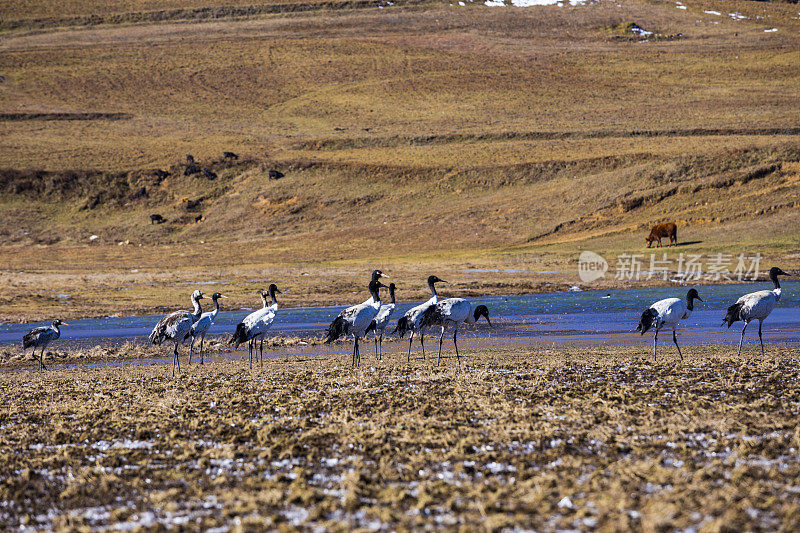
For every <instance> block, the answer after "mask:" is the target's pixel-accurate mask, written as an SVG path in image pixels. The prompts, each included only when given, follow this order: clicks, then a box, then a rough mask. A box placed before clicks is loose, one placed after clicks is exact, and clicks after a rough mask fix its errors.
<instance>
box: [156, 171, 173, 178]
mask: <svg viewBox="0 0 800 533" xmlns="http://www.w3.org/2000/svg"><path fill="white" fill-rule="evenodd" d="M169 176H171V174H170V173H169V172H167V171H166V170H161V169H160V168H158V169H156V177H157V178H158V180H159V181H161V180H163V179H166V178H168V177H169Z"/></svg>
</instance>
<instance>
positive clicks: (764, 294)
mask: <svg viewBox="0 0 800 533" xmlns="http://www.w3.org/2000/svg"><path fill="white" fill-rule="evenodd" d="M788 275H789V274H787V273H786V272H784V271H783V270H781V269H780V268H778V267H772V268H770V269H769V279H770V280H771V281H772V283H773V284H774V285H775V288H774V289H772V290H771V291H757V292H751V293H750V294H745V295H744V296H742V297H741V298H739V299H738V300H736V303H735V304H733V305H732V306H730V307H729V308H728V312H727V314H726V315H725V318H723V319H722V325H723V326H724V325H725V324H726V323H727V324H728V328H730V327H731V325H732V324H733V323H734V322H738V321H739V320H743V321H744V327H743V328H742V338H741V339H740V340H739V352H738V353H737V354H736V356H737V357H738V356H739V355H741V354H742V343H744V331H745V330H746V329H747V325H748V324H749V323H750V322H752V321H753V320H758V340H759V342H760V343H761V355H764V340H763V339H762V338H761V324H762V323H763V322H764V319H765V318H767V317H768V316H769V314H770V313H771V312H772V310H773V309H775V304H777V303H778V302H779V301H780V300H781V284H780V282H779V281H778V276H788Z"/></svg>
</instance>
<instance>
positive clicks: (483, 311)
mask: <svg viewBox="0 0 800 533" xmlns="http://www.w3.org/2000/svg"><path fill="white" fill-rule="evenodd" d="M480 317H485V318H486V322H488V323H489V326H491V325H492V322H491V321H490V320H489V308H487V307H486V306H485V305H478V306H476V307H475V309H473V308H472V304H471V303H469V302H468V301H467V300H465V299H463V298H446V299H444V300H439V301H438V302H436V303H435V304H433V305H431V306H428V308H427V309H425V310H424V311H423V312H422V315H421V316H420V321H419V322H420V327H421V328H422V329H424V328H430V327H433V326H439V327H441V328H442V334H441V335H440V336H439V357H438V358H437V359H436V366H439V362H440V361H441V360H442V342H444V332H445V331H446V330H447V327H448V326H453V346H455V348H456V359H457V360H458V368H459V369H460V368H461V357H460V356H459V354H458V341H457V340H456V337H457V335H458V325H459V324H461V323H462V322H466V323H467V324H474V323H476V322H477V321H478V319H479V318H480Z"/></svg>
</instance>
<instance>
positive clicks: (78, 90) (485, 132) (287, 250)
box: [0, 0, 800, 320]
mask: <svg viewBox="0 0 800 533" xmlns="http://www.w3.org/2000/svg"><path fill="white" fill-rule="evenodd" d="M290 4H292V2H283V3H262V4H244V3H237V2H225V3H224V5H223V4H221V3H218V2H213V1H205V0H186V1H183V0H182V1H181V2H169V3H167V2H163V1H160V0H147V1H130V2H113V3H102V5H101V3H97V2H71V3H66V4H64V3H54V2H50V1H45V0H41V1H37V2H6V3H4V4H3V6H2V7H0V20H2V22H0V32H2V33H0V76H2V82H0V185H1V186H0V213H2V218H3V223H2V224H0V271H2V276H0V309H2V311H0V319H2V320H22V319H44V318H47V317H49V316H51V315H52V314H53V313H61V314H63V315H64V316H102V315H104V314H110V313H133V312H143V311H148V310H150V311H152V310H159V309H162V308H174V306H176V305H185V303H184V300H186V294H185V293H186V291H185V290H184V286H183V285H180V286H176V285H174V284H172V283H171V281H173V280H175V279H179V280H181V281H189V282H190V281H200V280H215V279H219V280H229V281H232V282H234V283H233V285H234V286H235V287H236V288H231V289H230V290H231V291H232V292H234V293H236V295H237V298H239V299H238V300H236V301H234V302H230V303H231V304H232V305H250V304H251V303H250V302H249V301H246V300H245V299H244V295H245V293H246V294H248V295H249V294H251V293H252V289H253V288H254V286H255V287H258V286H260V285H262V284H263V283H264V282H265V281H276V282H278V283H279V284H281V285H286V286H290V287H291V288H292V289H296V290H294V291H293V293H292V294H291V295H290V296H288V302H287V303H289V304H290V305H296V304H299V303H302V302H306V303H330V302H336V301H342V298H343V297H344V296H347V297H348V298H349V297H350V296H349V295H350V294H352V292H354V291H363V287H362V286H361V285H363V283H360V282H357V280H355V279H351V277H352V275H353V274H356V273H360V272H364V271H369V270H371V269H372V268H375V267H382V268H384V269H386V270H390V269H393V270H395V272H396V273H398V274H400V273H402V274H403V275H405V274H406V273H407V274H408V276H406V277H404V278H403V281H404V283H405V285H406V287H407V290H408V292H406V294H408V295H409V297H410V296H411V294H413V295H415V296H417V295H418V296H421V295H422V291H421V290H420V289H419V288H418V287H417V284H418V283H417V280H419V279H422V278H423V277H424V275H425V273H426V272H428V271H432V270H436V271H437V272H445V273H446V274H448V275H450V277H454V279H455V281H458V282H462V283H463V286H462V287H463V288H464V290H467V289H470V290H473V291H477V292H482V293H495V294H498V293H519V292H530V291H534V290H553V289H563V288H566V287H569V286H570V285H572V284H576V283H578V279H577V276H576V275H575V271H576V267H575V260H576V257H577V254H578V253H579V251H580V250H583V249H591V250H595V251H598V252H600V253H601V254H603V255H606V256H610V257H613V256H616V255H618V254H620V253H630V252H633V251H636V252H639V251H641V250H642V248H643V241H644V236H645V235H646V232H647V228H649V227H650V226H651V225H652V224H654V223H656V222H659V221H664V220H675V221H677V222H678V225H679V240H680V241H681V242H682V243H684V245H682V246H681V247H679V248H678V249H674V250H670V252H669V253H670V255H671V257H673V258H674V257H676V256H677V254H678V253H681V252H684V253H697V254H710V253H719V252H725V253H731V252H732V253H739V252H747V253H755V252H760V253H762V254H763V255H764V256H765V263H766V262H770V263H779V264H781V265H782V266H783V268H784V269H793V268H795V269H796V268H798V266H800V250H799V249H798V245H797V243H798V237H799V236H800V235H798V229H799V228H800V220H798V217H800V215H799V214H798V205H800V196H799V195H800V129H798V128H800V120H799V119H800V105H799V104H800V52H798V50H800V46H798V44H800V37H798V29H800V20H799V19H798V14H797V9H796V6H793V5H792V4H788V3H764V2H749V1H744V0H737V1H734V2H719V1H717V2H715V1H713V0H712V1H706V0H703V1H697V2H695V1H689V2H685V3H683V4H684V7H687V9H678V8H677V6H676V4H675V2H672V1H648V2H644V1H638V0H635V1H627V0H626V1H623V2H610V1H600V2H594V3H590V4H586V5H578V6H566V7H560V6H545V7H531V8H524V9H521V8H513V7H495V8H492V7H487V6H483V5H479V4H468V5H465V6H459V5H457V3H456V5H452V6H451V5H449V4H448V3H441V2H427V3H415V4H413V5H412V4H411V3H405V4H403V3H398V4H397V5H389V4H388V3H386V4H384V5H381V6H380V7H378V5H377V4H359V3H357V2H354V3H349V4H347V5H339V4H336V5H334V4H333V3H328V4H326V5H325V6H323V5H322V4H313V3H306V4H302V5H300V4H298V5H297V6H295V7H291V6H290ZM315 6H316V7H315ZM234 7H235V8H237V9H238V8H243V9H245V12H238V11H228V10H226V9H228V8H231V9H232V8H234ZM206 8H207V9H206ZM222 8H225V9H222ZM250 8H252V9H250ZM267 8H269V9H267ZM273 8H275V9H273ZM215 10H216V11H215ZM270 10H272V11H270ZM715 12H719V13H721V14H720V15H715V14H713V13H715ZM731 13H733V14H735V15H736V16H737V17H739V16H741V17H747V18H741V19H740V18H734V17H732V16H731V15H730V14H731ZM148 14H149V15H148ZM631 22H635V23H636V24H638V25H639V26H641V27H642V28H644V29H645V30H647V31H652V32H654V35H652V36H649V37H647V38H640V37H637V36H635V35H634V34H633V33H631V32H630V31H627V30H626V29H625V28H627V27H628V25H629V23H631ZM773 28H777V31H774V32H773V31H769V32H767V31H765V30H771V29H773ZM223 151H233V152H236V153H237V154H239V155H240V156H241V158H240V160H239V161H237V162H225V161H222V160H221V156H222V152H223ZM187 153H191V154H193V155H194V156H195V158H196V159H197V160H198V161H199V162H200V166H201V167H208V168H210V169H211V170H213V171H214V172H216V173H217V174H218V176H219V177H218V178H217V179H216V180H213V181H210V180H208V179H206V178H204V177H202V176H201V175H194V176H189V177H185V176H183V170H184V168H185V165H184V164H183V159H184V155H185V154H187ZM158 168H162V169H164V170H169V171H170V172H171V173H172V175H171V176H169V177H167V178H166V179H163V180H161V179H157V178H156V177H155V175H154V171H155V170H156V169H158ZM271 169H277V170H280V171H282V172H284V173H285V174H286V177H285V178H283V179H281V180H278V181H270V180H269V179H268V178H267V172H268V171H269V170H271ZM142 189H144V193H142ZM137 193H138V194H137ZM152 213H159V214H161V215H163V216H164V218H165V219H166V220H167V222H166V223H164V224H158V225H151V224H149V215H150V214H152ZM93 235H96V236H97V238H96V239H95V240H91V241H90V237H92V236H93ZM119 243H127V244H123V245H119ZM472 268H480V269H485V268H501V269H513V270H524V271H526V272H522V273H519V272H513V273H498V274H497V275H496V276H495V275H492V276H491V279H487V278H488V277H487V276H484V277H483V279H481V278H480V277H478V276H472V275H463V271H465V270H469V269H472ZM302 272H309V273H312V274H314V276H315V279H313V280H312V278H309V279H308V280H300V281H297V280H296V278H297V275H298V274H300V273H302ZM551 272H556V273H555V274H551ZM342 273H346V274H348V277H347V278H346V279H345V280H344V281H342V280H341V274H342ZM449 273H452V274H449ZM409 285H413V287H409ZM51 289H55V290H51ZM300 291H305V294H303V293H301V292H300ZM56 292H57V293H66V294H70V295H71V296H72V298H71V299H70V300H69V302H67V303H63V302H58V301H56V300H55V299H54V298H53V293H56ZM109 294H111V295H112V296H111V297H110V296H109ZM240 296H241V298H240Z"/></svg>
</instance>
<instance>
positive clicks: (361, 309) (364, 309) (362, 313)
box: [325, 279, 386, 368]
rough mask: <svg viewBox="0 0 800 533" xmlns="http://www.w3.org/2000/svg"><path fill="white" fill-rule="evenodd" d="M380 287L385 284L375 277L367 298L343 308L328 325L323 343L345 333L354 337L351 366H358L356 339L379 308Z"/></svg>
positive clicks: (359, 358)
mask: <svg viewBox="0 0 800 533" xmlns="http://www.w3.org/2000/svg"><path fill="white" fill-rule="evenodd" d="M381 287H386V285H384V284H383V283H381V282H380V281H378V280H376V279H373V280H372V281H370V282H369V286H368V289H369V294H370V297H369V299H368V300H366V301H364V302H362V303H360V304H358V305H353V306H350V307H348V308H347V309H344V310H343V311H342V312H341V313H339V316H337V317H336V318H335V319H334V320H333V322H331V325H330V326H328V331H327V336H326V337H325V344H328V343H330V342H332V341H335V340H336V339H338V338H339V337H344V336H346V335H352V336H353V337H354V338H355V343H354V344H353V368H358V364H359V362H360V361H361V353H360V352H359V348H358V340H359V338H361V337H363V336H364V333H365V332H366V331H367V327H369V324H370V322H372V320H373V319H374V318H375V317H376V316H377V314H378V311H379V310H380V308H381V296H380V288H381Z"/></svg>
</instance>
